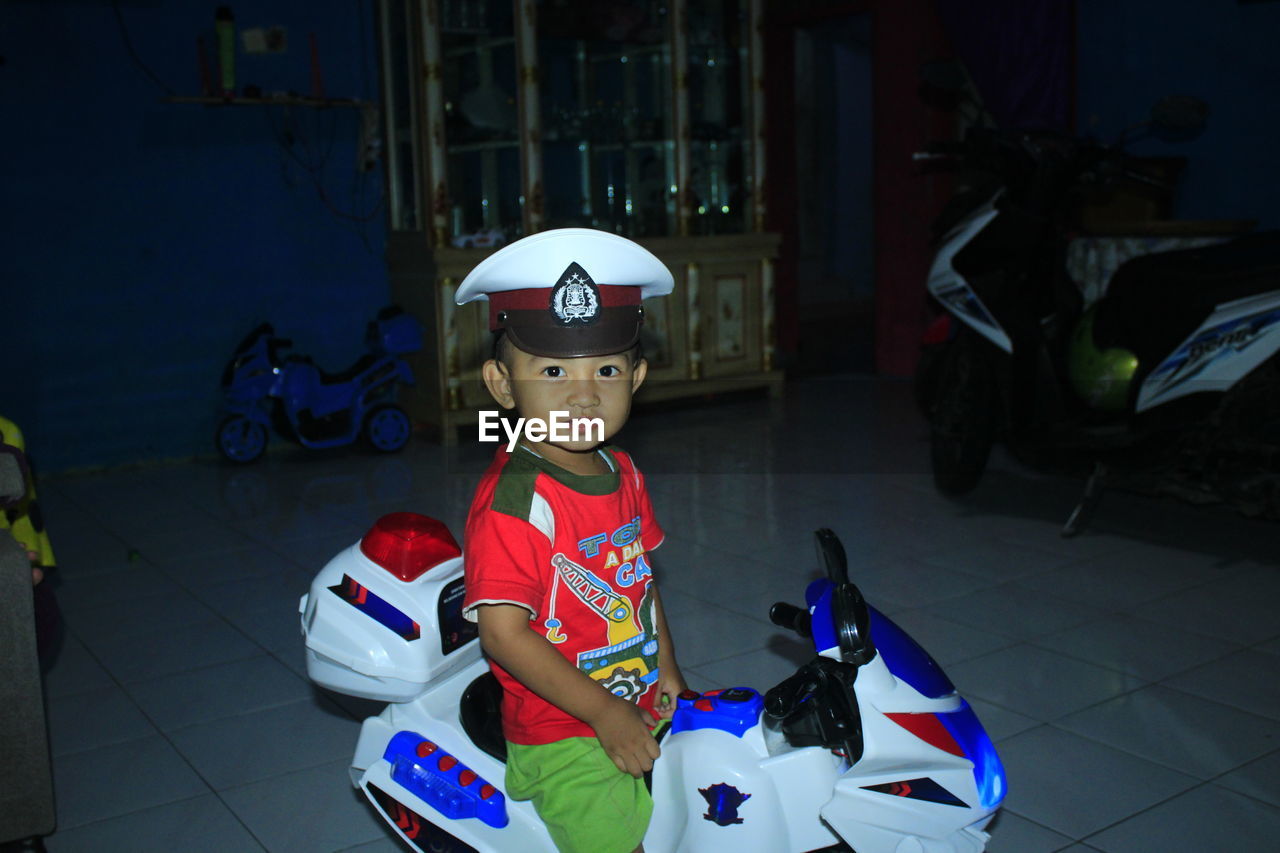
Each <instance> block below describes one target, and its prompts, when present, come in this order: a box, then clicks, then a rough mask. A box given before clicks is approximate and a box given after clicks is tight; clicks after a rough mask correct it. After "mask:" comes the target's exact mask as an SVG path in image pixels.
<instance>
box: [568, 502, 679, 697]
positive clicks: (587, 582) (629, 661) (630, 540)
mask: <svg viewBox="0 0 1280 853" xmlns="http://www.w3.org/2000/svg"><path fill="white" fill-rule="evenodd" d="M638 531H639V519H638V518H637V519H635V520H634V521H633V522H629V523H628V524H625V525H623V526H622V527H620V528H619V529H618V530H616V531H614V534H613V536H609V535H608V534H599V535H598V536H594V537H589V538H587V539H584V540H582V541H581V542H580V543H579V544H578V547H579V550H581V551H582V552H583V554H584V556H585V557H587V558H596V559H598V557H599V555H600V552H599V546H600V545H601V544H602V543H604V542H605V541H610V542H611V543H612V544H614V545H616V546H617V548H618V550H610V551H609V552H608V554H607V555H606V556H605V560H604V568H606V569H614V575H615V581H616V585H617V586H620V587H622V588H624V589H625V588H627V587H631V586H633V585H635V584H636V583H641V584H643V586H642V589H644V595H643V596H642V598H641V600H640V604H639V607H633V605H632V602H631V599H630V598H628V597H627V596H626V595H624V594H622V593H620V592H618V591H617V590H616V589H615V588H614V585H613V584H610V583H609V582H608V581H606V580H604V579H602V578H601V577H600V576H599V575H597V574H596V573H594V572H592V571H590V570H589V569H587V568H586V567H585V566H582V565H580V564H579V563H576V562H574V561H573V560H571V559H570V558H569V557H567V556H565V555H564V554H563V553H559V552H557V553H556V554H555V555H553V556H552V558H551V565H552V566H553V567H554V568H555V571H556V573H555V578H554V580H553V581H552V583H553V584H554V589H553V591H552V602H551V612H550V613H549V614H548V618H547V620H546V622H545V623H544V624H545V625H546V626H547V628H548V631H547V639H548V640H551V641H552V642H563V641H564V639H566V638H565V637H564V635H563V634H561V633H560V626H561V621H560V620H559V619H558V618H556V615H555V608H556V607H557V606H558V603H557V600H556V599H557V594H558V593H559V591H560V589H561V588H564V589H568V590H569V591H570V592H572V593H573V595H574V597H575V598H577V600H578V601H580V602H581V603H582V604H583V605H585V606H586V607H587V608H588V609H589V610H591V611H592V612H593V613H595V614H596V615H597V616H598V617H599V618H600V619H601V620H602V621H603V622H604V624H605V627H606V637H607V642H606V644H605V645H603V646H600V647H598V648H594V649H589V650H587V651H584V652H581V653H579V654H578V656H577V660H576V665H577V667H578V669H580V670H582V671H583V672H585V673H586V674H587V675H589V676H590V677H591V678H592V679H594V680H595V681H598V682H600V684H601V686H602V687H604V688H605V689H606V690H608V691H609V692H611V693H613V694H614V695H616V696H621V697H622V698H623V699H627V700H629V701H636V700H637V699H639V697H640V696H642V695H643V694H644V693H645V691H647V690H648V689H649V686H650V685H651V684H653V682H655V681H656V680H657V678H658V638H657V633H656V631H655V630H654V624H655V621H654V603H653V592H652V589H651V587H650V585H649V579H650V576H651V575H652V571H651V570H650V568H649V565H648V563H647V562H646V561H645V559H644V545H643V544H641V542H640V539H639V536H638ZM619 551H621V557H619ZM624 561H625V562H624ZM615 567H616V568H615Z"/></svg>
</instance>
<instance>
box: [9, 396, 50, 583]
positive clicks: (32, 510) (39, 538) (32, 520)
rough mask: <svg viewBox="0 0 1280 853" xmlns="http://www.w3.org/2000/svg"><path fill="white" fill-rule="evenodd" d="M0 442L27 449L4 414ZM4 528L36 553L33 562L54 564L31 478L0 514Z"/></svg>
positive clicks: (22, 449)
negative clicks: (16, 500)
mask: <svg viewBox="0 0 1280 853" xmlns="http://www.w3.org/2000/svg"><path fill="white" fill-rule="evenodd" d="M0 442H3V443H4V444H8V445H10V446H12V447H16V448H18V449H19V450H21V451H23V452H24V453H25V452H26V449H27V446H26V442H25V441H23V438H22V430H20V429H18V425H17V424H15V423H14V422H13V421H11V420H9V419H8V418H5V417H0ZM6 529H7V530H9V531H10V532H11V533H12V534H13V538H14V539H16V540H18V544H20V545H22V547H24V548H26V549H27V550H28V551H34V552H36V555H37V556H36V560H35V565H37V566H42V567H46V568H48V567H52V566H55V565H57V563H55V562H54V558H53V546H52V545H51V544H49V532H48V531H47V530H45V527H44V518H43V516H42V515H41V513H40V504H39V503H37V501H36V484H35V478H34V477H31V478H28V480H27V494H26V496H25V497H24V498H23V499H22V500H21V501H20V502H19V503H18V504H17V505H16V506H13V507H10V508H9V509H7V510H5V511H4V512H2V513H0V530H6Z"/></svg>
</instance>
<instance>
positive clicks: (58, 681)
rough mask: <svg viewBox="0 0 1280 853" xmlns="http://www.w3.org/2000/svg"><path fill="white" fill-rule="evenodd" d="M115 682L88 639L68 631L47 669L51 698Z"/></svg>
mask: <svg viewBox="0 0 1280 853" xmlns="http://www.w3.org/2000/svg"><path fill="white" fill-rule="evenodd" d="M113 684H115V682H114V681H113V680H112V678H111V676H110V675H108V674H107V671H106V670H105V669H103V668H102V666H101V665H100V664H99V663H98V661H97V660H95V659H94V657H93V655H91V654H90V653H89V650H88V649H86V648H85V647H84V643H82V642H80V641H79V640H78V639H76V637H75V635H73V634H71V633H70V632H65V636H64V637H63V640H62V647H61V648H60V649H59V650H58V654H57V656H56V657H55V658H54V660H53V663H52V665H51V666H50V668H49V671H48V672H47V673H45V677H44V685H45V695H46V696H47V698H49V699H58V698H60V697H63V696H72V695H74V694H76V693H85V692H88V691H91V690H97V689H99V688H103V687H109V686H111V685H113Z"/></svg>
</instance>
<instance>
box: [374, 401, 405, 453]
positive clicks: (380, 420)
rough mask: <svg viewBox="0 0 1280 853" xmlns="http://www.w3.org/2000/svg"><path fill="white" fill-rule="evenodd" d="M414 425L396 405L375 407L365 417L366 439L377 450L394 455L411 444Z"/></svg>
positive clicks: (389, 404) (387, 404)
mask: <svg viewBox="0 0 1280 853" xmlns="http://www.w3.org/2000/svg"><path fill="white" fill-rule="evenodd" d="M412 432H413V423H412V422H411V421H410V420H409V415H408V413H407V412H405V410H404V409H402V408H400V407H399V406H397V405H396V404H395V403H384V404H382V405H381V406H375V407H374V408H373V409H371V410H370V411H369V414H367V415H365V417H364V437H365V440H367V441H368V442H369V444H371V445H372V446H373V448H374V449H375V450H381V451H382V452H383V453H394V452H396V451H397V450H399V449H400V448H402V447H404V446H405V444H407V443H408V442H409V436H410V434H412Z"/></svg>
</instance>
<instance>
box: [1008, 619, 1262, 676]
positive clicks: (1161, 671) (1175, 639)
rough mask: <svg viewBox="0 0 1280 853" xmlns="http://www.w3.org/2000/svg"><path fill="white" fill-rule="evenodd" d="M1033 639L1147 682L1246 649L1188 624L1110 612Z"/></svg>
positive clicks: (1044, 646)
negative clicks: (1099, 617) (1160, 621)
mask: <svg viewBox="0 0 1280 853" xmlns="http://www.w3.org/2000/svg"><path fill="white" fill-rule="evenodd" d="M1032 642H1033V644H1034V645H1037V646H1040V647H1042V648H1046V649H1051V650H1052V651H1055V652H1058V653H1060V654H1064V655H1067V656H1068V657H1074V658H1079V659H1081V660H1086V661H1089V662H1091V663H1095V664H1098V665H1099V666H1105V667H1109V668H1110V669H1117V670H1120V671H1121V672H1127V673H1129V674H1130V675H1135V676H1137V677H1138V678H1141V679H1144V680H1146V681H1159V680H1160V679H1162V678H1166V677H1167V676H1170V675H1173V674H1175V673H1179V672H1184V671H1186V670H1189V669H1193V668H1195V667H1197V666H1199V665H1201V664H1203V663H1205V662H1207V661H1212V660H1217V659H1218V658H1221V657H1225V656H1226V655H1227V654H1229V653H1230V652H1233V651H1237V650H1238V649H1239V648H1240V646H1239V645H1238V644H1236V643H1233V642H1231V641H1230V640H1224V639H1222V638H1220V637H1212V636H1209V635H1207V634H1199V633H1196V632H1195V631H1193V630H1189V629H1188V628H1186V627H1177V628H1175V627H1173V626H1172V625H1164V624H1161V623H1159V622H1150V621H1148V620H1146V619H1138V618H1135V617H1133V616H1127V615H1124V614H1113V615H1110V616H1104V617H1102V618H1101V619H1098V620H1097V621H1094V622H1086V623H1085V624H1083V625H1077V626H1076V627H1074V628H1068V629H1067V630H1065V631H1061V632H1059V633H1056V634H1050V635H1049V636H1046V637H1038V638H1036V639H1035V640H1033V641H1032Z"/></svg>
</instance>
